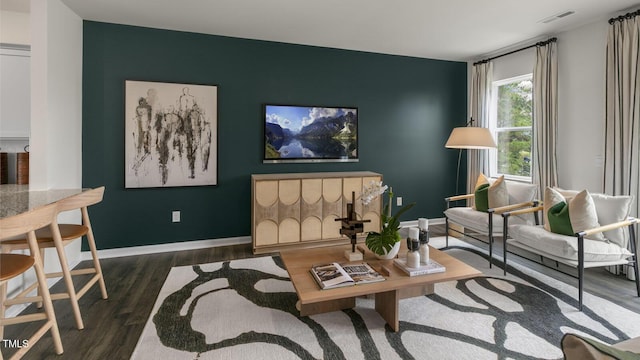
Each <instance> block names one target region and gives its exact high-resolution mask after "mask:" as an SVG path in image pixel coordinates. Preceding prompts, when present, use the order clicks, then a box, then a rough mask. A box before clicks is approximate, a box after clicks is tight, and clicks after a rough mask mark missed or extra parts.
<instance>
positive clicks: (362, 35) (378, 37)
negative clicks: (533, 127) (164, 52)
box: [2, 0, 640, 60]
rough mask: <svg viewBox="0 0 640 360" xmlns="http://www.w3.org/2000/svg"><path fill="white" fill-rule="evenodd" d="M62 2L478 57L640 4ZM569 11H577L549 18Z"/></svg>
mask: <svg viewBox="0 0 640 360" xmlns="http://www.w3.org/2000/svg"><path fill="white" fill-rule="evenodd" d="M61 1H62V2H63V3H65V4H66V5H67V6H69V8H71V9H72V10H73V11H74V12H76V13H77V14H78V15H79V16H80V17H81V18H83V19H85V20H94V21H103V22H110V23H118V24H127V25H137V26H144V27H153V28H161V29H171V30H180V31H189V32H197V33H205V34H214V35H224V36H232V37H241V38H248V39H259V40H271V41H279V42H286V43H295V44H305V45H316V46H324V47H332V48H339V49H350V50H362V51H370V52H377V53H386V54H397V55H408V56H416V57H424V58H434V59H445V60H473V59H478V58H479V57H482V56H486V55H488V54H492V53H495V52H496V51H499V50H500V49H504V48H507V47H510V46H513V45H515V44H521V43H523V42H527V41H531V40H532V39H540V38H542V37H546V36H553V35H556V34H558V33H560V32H562V31H565V30H569V29H573V28H576V27H579V26H581V25H584V24H587V23H591V22H593V21H606V20H607V19H608V18H609V17H611V16H614V15H615V16H617V15H620V14H622V13H624V12H627V11H631V10H635V9H636V8H638V7H640V2H638V0H484V1H478V0H446V1H445V0H437V1H435V0H399V1H390V0H268V1H267V0H173V1H171V0H61ZM26 2H28V1H26V0H2V5H3V8H6V5H5V3H17V4H24V3H26ZM567 11H575V13H574V14H573V15H570V16H567V17H564V18H561V19H557V20H555V21H552V22H550V23H546V24H545V23H543V22H542V20H544V19H546V18H549V17H552V16H554V15H557V14H561V13H564V12H567Z"/></svg>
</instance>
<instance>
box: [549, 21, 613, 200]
mask: <svg viewBox="0 0 640 360" xmlns="http://www.w3.org/2000/svg"><path fill="white" fill-rule="evenodd" d="M608 29H609V24H608V22H607V20H606V19H602V20H600V21H597V22H594V23H592V24H589V25H586V26H582V27H580V28H578V29H575V30H572V31H567V32H564V33H561V34H559V35H558V102H559V105H558V134H559V136H558V138H559V143H558V182H559V183H560V186H561V187H564V188H567V189H576V190H582V189H587V190H589V191H593V192H602V191H603V174H602V172H603V156H604V128H605V125H604V124H605V122H604V120H605V70H606V69H605V58H606V56H605V55H606V44H607V31H608Z"/></svg>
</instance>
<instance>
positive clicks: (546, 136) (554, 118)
mask: <svg viewBox="0 0 640 360" xmlns="http://www.w3.org/2000/svg"><path fill="white" fill-rule="evenodd" d="M557 134H558V50H557V46H556V42H555V41H548V42H546V44H541V45H538V46H536V60H535V64H534V68H533V169H532V170H533V171H532V180H533V183H534V184H538V187H539V188H538V194H539V195H538V196H542V194H544V189H546V188H547V186H551V187H554V186H557V185H558V170H557V169H558V165H557V160H556V147H557Z"/></svg>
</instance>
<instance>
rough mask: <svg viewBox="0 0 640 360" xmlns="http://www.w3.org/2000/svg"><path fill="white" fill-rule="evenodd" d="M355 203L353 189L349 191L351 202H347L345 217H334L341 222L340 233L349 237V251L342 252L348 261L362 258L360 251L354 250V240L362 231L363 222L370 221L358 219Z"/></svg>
mask: <svg viewBox="0 0 640 360" xmlns="http://www.w3.org/2000/svg"><path fill="white" fill-rule="evenodd" d="M355 203H356V193H355V191H353V192H352V193H351V203H350V204H347V217H346V218H340V219H336V221H341V222H342V228H341V229H340V234H342V235H346V236H348V237H349V238H350V239H351V251H349V250H346V251H345V252H344V256H345V257H346V258H347V260H349V261H357V260H362V259H363V256H362V253H361V252H359V251H356V240H357V236H358V234H360V233H363V232H364V223H367V222H371V220H358V215H357V214H356V209H355Z"/></svg>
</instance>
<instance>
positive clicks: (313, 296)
mask: <svg viewBox="0 0 640 360" xmlns="http://www.w3.org/2000/svg"><path fill="white" fill-rule="evenodd" d="M350 247H351V246H350V245H345V246H332V247H321V248H315V249H304V250H289V251H281V252H280V257H281V258H282V261H283V262H284V265H285V266H286V268H287V272H288V273H289V277H290V278H291V282H292V283H293V286H294V287H295V289H296V293H297V294H298V299H299V302H298V310H299V311H300V316H308V315H314V314H320V313H325V312H330V311H336V310H342V309H350V308H353V307H355V305H356V297H358V296H365V295H375V308H376V311H377V312H378V313H379V314H380V315H381V316H382V318H384V319H385V321H386V322H387V324H389V326H391V328H392V329H393V331H398V330H399V326H400V325H399V318H398V304H399V301H400V300H401V299H406V298H410V297H416V296H422V295H428V294H433V291H434V284H436V283H440V282H445V281H453V280H459V279H467V278H471V277H476V276H479V275H481V274H482V273H481V272H480V271H478V270H476V269H474V268H473V267H471V266H469V265H467V264H465V263H463V262H462V261H460V260H458V259H456V258H454V257H452V256H450V255H448V254H446V253H444V252H442V251H439V250H437V249H435V248H433V247H430V249H429V255H430V257H431V259H433V260H435V261H437V262H439V263H440V264H442V265H444V267H445V268H446V271H445V272H442V273H436V274H429V275H420V276H413V277H410V276H408V275H406V274H405V273H403V272H402V270H400V269H398V268H397V267H396V266H395V265H393V260H378V259H377V258H376V257H375V255H374V254H373V253H372V252H370V251H369V250H368V249H366V247H365V246H364V245H360V246H359V248H360V249H362V250H363V251H364V252H365V254H364V261H365V262H367V263H368V264H369V265H371V266H372V267H373V268H374V269H375V270H376V271H378V272H380V273H381V274H382V275H384V276H385V278H386V280H385V281H382V282H377V283H370V284H361V285H354V286H347V287H341V288H336V289H329V290H321V289H320V287H319V286H318V283H316V281H315V280H314V279H313V277H312V276H311V273H310V272H309V270H310V269H311V266H312V265H314V264H320V263H327V262H338V263H344V262H346V259H345V258H344V251H345V250H347V249H350ZM363 248H364V249H363ZM405 254H406V247H405V248H404V249H403V250H400V256H404V255H405Z"/></svg>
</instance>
